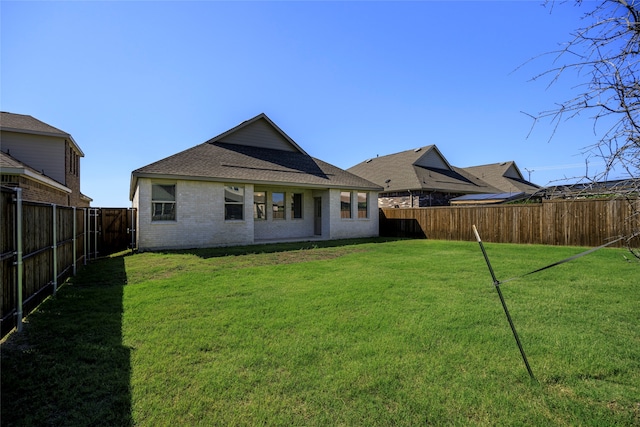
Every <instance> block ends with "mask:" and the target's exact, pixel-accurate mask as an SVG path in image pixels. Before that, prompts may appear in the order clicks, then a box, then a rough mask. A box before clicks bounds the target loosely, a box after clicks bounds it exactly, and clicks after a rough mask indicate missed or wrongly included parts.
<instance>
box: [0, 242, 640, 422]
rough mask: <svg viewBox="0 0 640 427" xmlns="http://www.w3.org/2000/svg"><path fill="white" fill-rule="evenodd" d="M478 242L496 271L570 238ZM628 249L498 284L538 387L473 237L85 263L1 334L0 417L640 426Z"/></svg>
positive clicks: (637, 317)
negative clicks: (544, 242)
mask: <svg viewBox="0 0 640 427" xmlns="http://www.w3.org/2000/svg"><path fill="white" fill-rule="evenodd" d="M485 245H486V248H487V252H488V255H489V257H490V258H491V261H492V264H493V267H494V269H495V272H496V275H497V276H498V279H500V280H504V279H507V278H509V277H513V276H518V275H521V274H523V273H526V272H528V271H531V270H533V269H536V268H538V267H542V266H545V265H547V264H549V263H552V262H555V261H558V260H560V259H563V258H565V257H568V256H571V255H574V254H576V253H579V252H580V251H582V249H580V248H567V247H546V246H525V245H505V244H502V245H498V244H485ZM625 254H626V253H625V251H624V250H623V249H603V250H600V251H598V252H596V253H594V254H590V255H588V256H585V257H582V258H579V259H577V260H575V261H572V262H569V263H566V264H562V265H560V266H557V267H554V268H551V269H549V270H545V271H543V272H540V273H536V274H534V275H531V276H528V277H526V278H523V279H520V280H515V281H512V282H509V283H506V284H504V285H502V286H501V289H502V292H503V294H504V297H505V300H506V302H507V304H508V306H509V310H510V312H511V315H512V318H513V321H514V323H515V326H516V328H517V329H518V333H519V334H520V338H521V341H522V344H523V346H524V349H525V351H526V353H527V356H528V358H529V362H530V364H531V368H532V370H533V373H534V374H535V376H536V378H537V381H532V380H531V379H530V378H529V375H528V374H527V371H526V368H525V366H524V364H523V362H522V359H521V356H520V353H519V351H518V348H517V346H516V344H515V341H514V339H513V335H512V334H511V330H510V329H509V325H508V323H507V320H506V317H505V314H504V312H503V310H502V307H501V305H500V300H499V298H498V295H497V292H496V290H495V287H494V285H493V283H492V280H491V276H490V275H489V272H488V270H487V266H486V264H485V261H484V258H483V256H482V253H481V251H480V248H479V246H478V244H477V243H469V242H444V241H431V240H397V241H385V240H382V239H379V240H362V241H344V242H328V243H327V242H325V243H317V244H310V243H306V244H287V245H269V246H255V247H250V248H233V249H210V250H199V251H195V250H194V251H182V252H172V253H143V254H135V255H121V256H115V257H112V258H109V259H103V260H99V261H97V262H94V263H91V264H90V265H89V266H87V267H86V268H84V269H82V270H81V271H80V274H79V275H78V276H77V277H75V278H73V280H72V281H70V282H69V283H68V284H66V285H65V286H63V287H62V288H60V290H59V292H58V294H57V296H56V297H55V298H51V299H49V300H47V301H46V302H45V303H44V304H43V305H42V306H41V307H40V308H39V309H38V310H37V311H36V312H34V313H32V314H31V315H30V316H29V318H28V321H27V323H26V324H25V330H24V332H23V333H22V334H19V335H17V334H14V335H12V336H11V337H10V338H9V339H8V340H7V341H6V342H4V343H3V344H2V367H1V368H2V371H1V374H2V396H1V402H2V414H1V415H2V424H3V425H7V426H9V425H25V426H26V425H29V426H31V425H108V426H116V425H142V426H169V425H171V426H174V425H222V426H230V425H248V426H254V425H287V426H289V425H296V426H372V425H381V426H391V425H392V426H402V425H405V426H416V425H487V426H493V425H505V426H513V425H540V426H548V425H555V426H574V425H585V426H589V425H590V426H607V425H639V426H640V281H639V280H638V277H639V276H638V272H639V268H640V264H638V263H636V262H628V261H626V260H625V258H624V257H623V255H625Z"/></svg>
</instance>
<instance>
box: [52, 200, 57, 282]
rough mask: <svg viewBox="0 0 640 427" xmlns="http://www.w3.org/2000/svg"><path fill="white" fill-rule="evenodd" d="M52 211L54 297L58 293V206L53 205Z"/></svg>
mask: <svg viewBox="0 0 640 427" xmlns="http://www.w3.org/2000/svg"><path fill="white" fill-rule="evenodd" d="M51 208H52V209H51V211H52V212H53V224H52V228H53V246H51V250H52V251H53V295H55V294H56V292H57V291H58V230H57V228H58V218H57V215H56V205H51Z"/></svg>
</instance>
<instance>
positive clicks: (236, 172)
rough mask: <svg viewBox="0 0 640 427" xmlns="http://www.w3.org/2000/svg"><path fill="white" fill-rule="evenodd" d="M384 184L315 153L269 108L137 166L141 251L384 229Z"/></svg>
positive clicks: (133, 194) (134, 187) (134, 195)
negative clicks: (288, 132)
mask: <svg viewBox="0 0 640 427" xmlns="http://www.w3.org/2000/svg"><path fill="white" fill-rule="evenodd" d="M380 190H382V188H381V187H379V186H377V185H375V184H373V183H371V182H369V181H367V180H365V179H363V178H360V177H358V176H356V175H353V174H351V173H349V172H346V171H344V170H342V169H340V168H338V167H335V166H332V165H330V164H328V163H325V162H323V161H321V160H318V159H315V158H312V157H311V156H309V155H308V154H307V153H306V152H305V151H304V150H303V149H302V148H301V147H300V146H298V144H296V143H295V142H294V141H293V140H292V139H291V138H290V137H289V136H287V135H286V134H285V133H284V132H283V131H282V130H280V128H278V127H277V126H276V125H275V124H274V123H273V122H272V121H271V120H270V119H269V118H268V117H267V116H266V115H265V114H260V115H258V116H256V117H254V118H252V119H250V120H248V121H245V122H243V123H241V124H240V125H238V126H236V127H234V128H233V129H231V130H229V131H227V132H224V133H222V134H220V135H218V136H216V137H215V138H213V139H211V140H209V141H207V142H205V143H202V144H200V145H197V146H195V147H192V148H190V149H188V150H185V151H182V152H180V153H177V154H175V155H173V156H170V157H167V158H165V159H162V160H159V161H157V162H155V163H152V164H150V165H147V166H144V167H142V168H140V169H137V170H135V171H133V172H132V174H131V190H130V198H131V200H132V202H133V206H134V207H135V208H137V210H138V224H137V231H138V234H137V235H138V248H139V249H140V250H154V249H169V248H195V247H213V246H230V245H244V244H254V243H260V242H269V241H276V240H277V241H292V240H313V239H322V240H328V239H342V238H355V237H371V236H377V235H378V206H377V202H376V200H377V195H378V191H380Z"/></svg>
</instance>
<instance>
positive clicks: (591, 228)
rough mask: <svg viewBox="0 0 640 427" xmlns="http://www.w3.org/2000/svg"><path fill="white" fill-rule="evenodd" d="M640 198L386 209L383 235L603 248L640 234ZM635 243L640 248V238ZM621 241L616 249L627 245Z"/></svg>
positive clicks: (384, 210)
mask: <svg viewBox="0 0 640 427" xmlns="http://www.w3.org/2000/svg"><path fill="white" fill-rule="evenodd" d="M639 212H640V200H639V199H606V200H605V199H584V200H548V201H543V202H542V203H538V204H521V205H518V204H514V205H494V206H455V207H454V206H450V207H449V206H447V207H435V208H402V209H392V208H382V209H380V235H381V236H396V237H418V238H427V239H441V240H475V236H474V235H473V231H472V228H471V227H472V225H476V226H477V227H478V231H479V232H480V235H481V236H482V240H485V241H487V242H494V243H537V244H543V245H566V246H599V245H602V244H604V243H606V242H608V241H610V239H611V238H614V237H619V236H623V235H624V236H631V235H632V234H633V233H636V232H638V231H640V218H639ZM632 244H633V245H634V246H637V245H638V239H633V241H632ZM623 245H625V242H623V241H621V242H619V243H617V244H616V246H623Z"/></svg>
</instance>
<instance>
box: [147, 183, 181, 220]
mask: <svg viewBox="0 0 640 427" xmlns="http://www.w3.org/2000/svg"><path fill="white" fill-rule="evenodd" d="M154 187H173V200H171V199H170V198H169V197H158V196H156V198H154V191H153V190H154ZM176 190H177V186H176V184H175V183H172V184H169V183H159V182H158V183H152V184H151V222H162V221H175V220H176V218H177V213H176V199H177V191H176ZM158 207H160V211H161V213H160V214H159V215H156V210H157V209H158ZM167 211H169V213H166V212H167Z"/></svg>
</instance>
